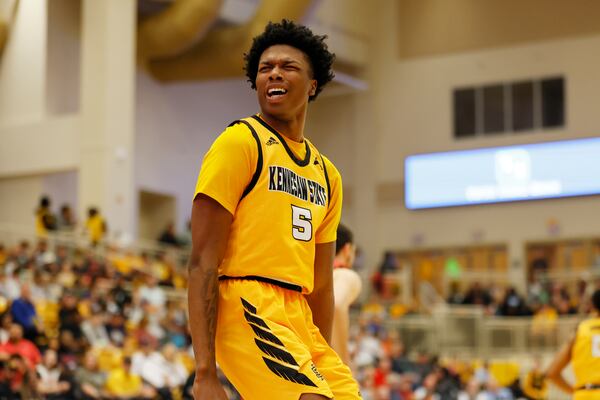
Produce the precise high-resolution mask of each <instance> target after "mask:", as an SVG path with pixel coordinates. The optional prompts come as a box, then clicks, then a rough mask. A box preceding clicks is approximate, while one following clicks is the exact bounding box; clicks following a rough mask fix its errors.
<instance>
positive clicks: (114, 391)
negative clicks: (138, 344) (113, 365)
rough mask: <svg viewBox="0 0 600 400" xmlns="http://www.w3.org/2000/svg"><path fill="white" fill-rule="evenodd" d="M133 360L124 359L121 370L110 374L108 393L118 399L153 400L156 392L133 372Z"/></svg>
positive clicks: (107, 386) (107, 384)
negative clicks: (140, 399)
mask: <svg viewBox="0 0 600 400" xmlns="http://www.w3.org/2000/svg"><path fill="white" fill-rule="evenodd" d="M131 366H132V365H131V358H130V357H124V358H123V365H122V367H121V368H118V369H115V370H113V371H111V372H110V374H109V375H108V378H107V380H106V391H107V393H108V394H109V395H110V396H114V397H116V398H118V399H135V398H144V399H151V398H153V397H154V396H155V395H156V392H155V391H154V390H152V388H149V387H147V386H144V383H143V381H142V378H141V377H140V376H139V375H137V374H135V373H133V372H132V371H131Z"/></svg>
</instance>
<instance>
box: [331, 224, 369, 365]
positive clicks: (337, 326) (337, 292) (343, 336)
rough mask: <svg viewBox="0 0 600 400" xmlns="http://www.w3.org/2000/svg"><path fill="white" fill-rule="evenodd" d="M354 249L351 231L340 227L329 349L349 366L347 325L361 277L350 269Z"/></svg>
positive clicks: (358, 290)
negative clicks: (331, 348)
mask: <svg viewBox="0 0 600 400" xmlns="http://www.w3.org/2000/svg"><path fill="white" fill-rule="evenodd" d="M355 256H356V246H355V245H354V238H353V235H352V232H351V231H350V230H349V229H348V228H347V227H345V226H343V225H341V224H340V226H339V227H338V231H337V241H336V255H335V259H334V261H333V268H334V270H333V293H334V299H335V312H334V316H333V330H332V335H331V347H333V349H334V350H335V351H336V352H337V353H338V354H339V356H340V357H341V359H342V361H343V362H344V363H345V364H346V365H350V355H349V352H348V336H349V333H348V332H349V328H350V327H349V324H350V310H349V309H350V305H351V304H352V303H353V302H354V301H355V300H356V299H357V298H358V295H359V294H360V290H361V288H362V282H361V279H360V276H359V275H358V274H357V273H356V271H354V270H352V265H353V264H354V258H355Z"/></svg>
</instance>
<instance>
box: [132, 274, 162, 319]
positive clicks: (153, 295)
mask: <svg viewBox="0 0 600 400" xmlns="http://www.w3.org/2000/svg"><path fill="white" fill-rule="evenodd" d="M139 296H140V300H141V301H142V302H143V301H146V302H148V304H150V305H151V306H152V307H153V308H154V310H155V311H158V310H164V307H165V305H166V303H167V296H166V294H165V290H164V289H163V288H162V287H160V286H159V285H158V279H157V278H156V277H155V276H154V275H152V274H146V277H145V284H144V285H142V286H140V288H139Z"/></svg>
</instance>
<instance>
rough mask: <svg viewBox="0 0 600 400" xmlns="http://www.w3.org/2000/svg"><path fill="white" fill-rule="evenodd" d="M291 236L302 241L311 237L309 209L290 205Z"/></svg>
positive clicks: (306, 240)
mask: <svg viewBox="0 0 600 400" xmlns="http://www.w3.org/2000/svg"><path fill="white" fill-rule="evenodd" d="M292 236H293V237H294V239H296V240H302V241H303V242H308V241H310V239H312V213H311V212H310V210H309V209H307V208H302V207H298V206H295V205H292Z"/></svg>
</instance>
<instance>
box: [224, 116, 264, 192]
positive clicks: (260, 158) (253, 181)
mask: <svg viewBox="0 0 600 400" xmlns="http://www.w3.org/2000/svg"><path fill="white" fill-rule="evenodd" d="M237 124H244V125H246V126H247V127H248V129H249V130H250V133H252V137H254V141H255V142H256V146H257V149H258V157H257V159H256V170H255V171H254V175H252V179H251V180H250V183H248V186H246V189H244V193H242V197H241V198H240V201H242V199H243V198H244V197H246V196H247V195H248V193H250V192H251V191H252V189H254V186H256V183H257V182H258V178H259V177H260V174H261V172H262V168H263V152H262V145H261V144H260V138H259V137H258V133H256V130H255V129H254V127H253V126H252V125H251V124H250V123H249V122H248V121H244V120H243V119H238V120H235V121H233V122H232V123H231V124H229V125H228V126H233V125H237Z"/></svg>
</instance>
